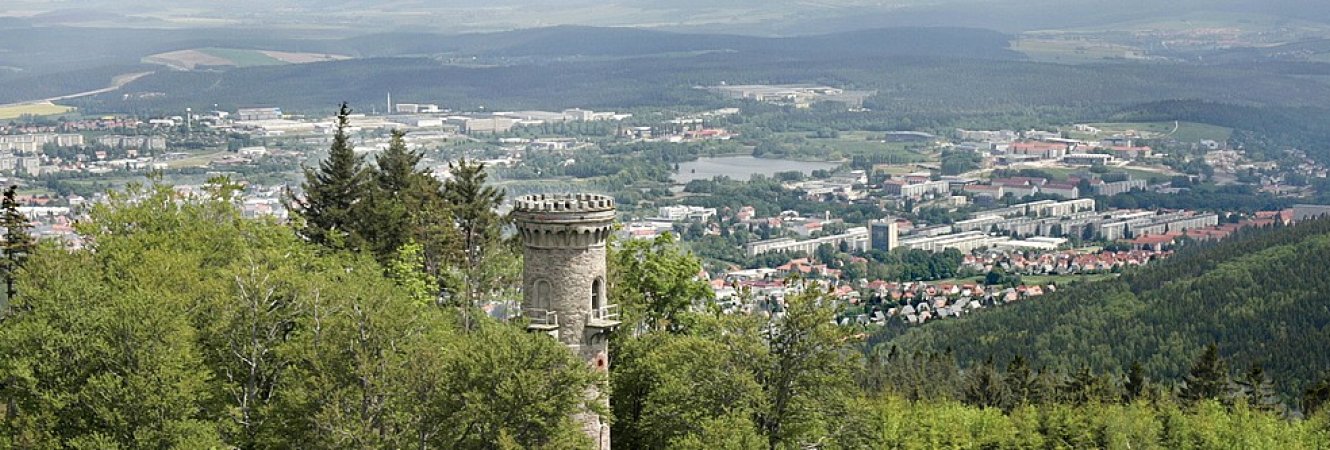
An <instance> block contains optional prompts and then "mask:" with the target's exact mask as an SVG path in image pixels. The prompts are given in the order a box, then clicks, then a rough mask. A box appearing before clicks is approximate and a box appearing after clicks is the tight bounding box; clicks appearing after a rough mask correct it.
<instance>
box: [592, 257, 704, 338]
mask: <svg viewBox="0 0 1330 450" xmlns="http://www.w3.org/2000/svg"><path fill="white" fill-rule="evenodd" d="M608 259H609V282H610V283H609V287H610V291H609V292H610V299H611V302H612V303H616V304H618V305H620V306H621V307H622V308H624V310H625V313H626V314H627V317H628V318H630V319H632V318H633V316H637V320H640V321H641V323H642V324H644V325H645V326H646V327H648V328H650V329H653V330H668V331H674V332H680V331H684V330H685V329H686V328H687V324H686V323H685V320H684V317H683V315H684V313H685V312H687V311H688V308H689V306H691V305H693V304H694V303H695V302H700V301H703V300H706V299H710V298H712V297H713V294H712V292H711V285H709V284H707V282H706V281H705V280H701V279H699V278H698V274H699V273H701V272H702V263H701V262H700V261H698V259H697V257H696V256H693V255H692V254H690V253H688V252H687V251H685V250H684V249H683V248H682V247H681V246H680V245H679V243H678V242H677V241H675V238H674V235H673V234H670V233H665V234H662V235H660V236H658V237H656V238H655V239H652V240H629V241H626V242H622V243H621V244H619V245H615V246H612V247H611V253H610V255H609V257H608ZM626 328H631V327H626ZM626 328H625V329H626Z"/></svg>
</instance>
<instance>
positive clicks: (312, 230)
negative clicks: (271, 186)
mask: <svg viewBox="0 0 1330 450" xmlns="http://www.w3.org/2000/svg"><path fill="white" fill-rule="evenodd" d="M350 116H351V108H350V107H349V106H348V105H347V104H346V103H345V102H343V103H342V107H341V109H339V110H338V112H337V131H336V133H335V134H334V135H333V142H332V146H331V147H330V148H329V149H328V158H327V159H325V160H323V161H322V162H320V163H319V167H318V169H317V170H316V169H314V168H310V167H306V168H305V182H304V183H303V184H302V185H301V187H302V189H303V190H304V195H303V197H296V196H289V197H288V208H289V209H290V210H291V211H292V212H294V213H295V214H296V215H298V216H299V217H300V218H301V219H303V220H304V223H303V224H302V226H301V228H300V234H301V236H303V237H305V238H306V239H308V240H309V241H310V242H314V243H316V244H320V245H324V246H327V247H331V248H334V249H349V250H353V251H358V250H361V249H362V247H363V246H364V237H363V228H364V227H365V226H366V223H365V215H364V214H363V210H362V209H361V208H365V207H367V204H368V203H369V202H367V201H366V198H367V197H368V195H369V191H368V190H369V182H370V179H369V175H370V174H369V172H368V171H367V170H366V169H365V163H364V158H363V157H362V156H359V155H356V153H355V149H354V148H353V146H352V145H351V142H350V138H349V136H348V135H347V133H348V128H350Z"/></svg>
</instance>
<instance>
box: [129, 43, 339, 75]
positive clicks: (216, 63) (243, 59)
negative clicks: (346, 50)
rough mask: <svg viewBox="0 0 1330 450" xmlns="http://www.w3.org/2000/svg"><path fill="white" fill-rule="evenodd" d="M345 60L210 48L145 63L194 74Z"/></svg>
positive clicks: (154, 57) (160, 55) (157, 56)
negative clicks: (202, 70) (199, 70)
mask: <svg viewBox="0 0 1330 450" xmlns="http://www.w3.org/2000/svg"><path fill="white" fill-rule="evenodd" d="M343 59H348V57H347V56H344V55H333V54H325V53H295V52H279V51H272V50H250V49H236V48H217V47H207V48H198V49H190V50H177V51H173V52H166V53H158V54H155V55H150V56H147V57H144V58H143V62H146V63H151V64H161V65H164V66H168V67H172V68H176V69H181V70H194V69H197V68H198V67H200V66H210V67H221V66H225V67H257V66H276V65H282V64H303V63H311V62H320V61H334V60H343Z"/></svg>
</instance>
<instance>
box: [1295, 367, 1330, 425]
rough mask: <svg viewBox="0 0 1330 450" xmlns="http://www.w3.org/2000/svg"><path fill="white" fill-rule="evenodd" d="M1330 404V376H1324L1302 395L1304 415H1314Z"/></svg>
mask: <svg viewBox="0 0 1330 450" xmlns="http://www.w3.org/2000/svg"><path fill="white" fill-rule="evenodd" d="M1326 402H1330V375H1326V376H1322V377H1321V379H1319V380H1316V382H1315V383H1312V384H1311V385H1310V386H1308V387H1307V389H1306V390H1304V391H1303V393H1302V405H1301V406H1302V413H1303V414H1305V415H1308V416H1310V415H1313V414H1316V413H1317V412H1319V411H1321V409H1322V408H1323V407H1324V406H1325V405H1326Z"/></svg>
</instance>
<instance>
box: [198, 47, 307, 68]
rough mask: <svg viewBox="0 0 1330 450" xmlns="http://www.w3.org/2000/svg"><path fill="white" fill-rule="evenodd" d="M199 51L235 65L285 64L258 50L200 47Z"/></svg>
mask: <svg viewBox="0 0 1330 450" xmlns="http://www.w3.org/2000/svg"><path fill="white" fill-rule="evenodd" d="M199 51H200V52H203V53H207V54H209V55H212V56H216V57H218V58H223V59H227V60H230V61H231V62H232V63H235V65H236V67H254V66H276V65H282V64H286V62H284V61H282V60H280V59H277V58H273V57H271V56H268V55H265V54H263V53H262V52H260V51H258V50H245V49H237V48H216V47H208V48H201V49H199Z"/></svg>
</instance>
